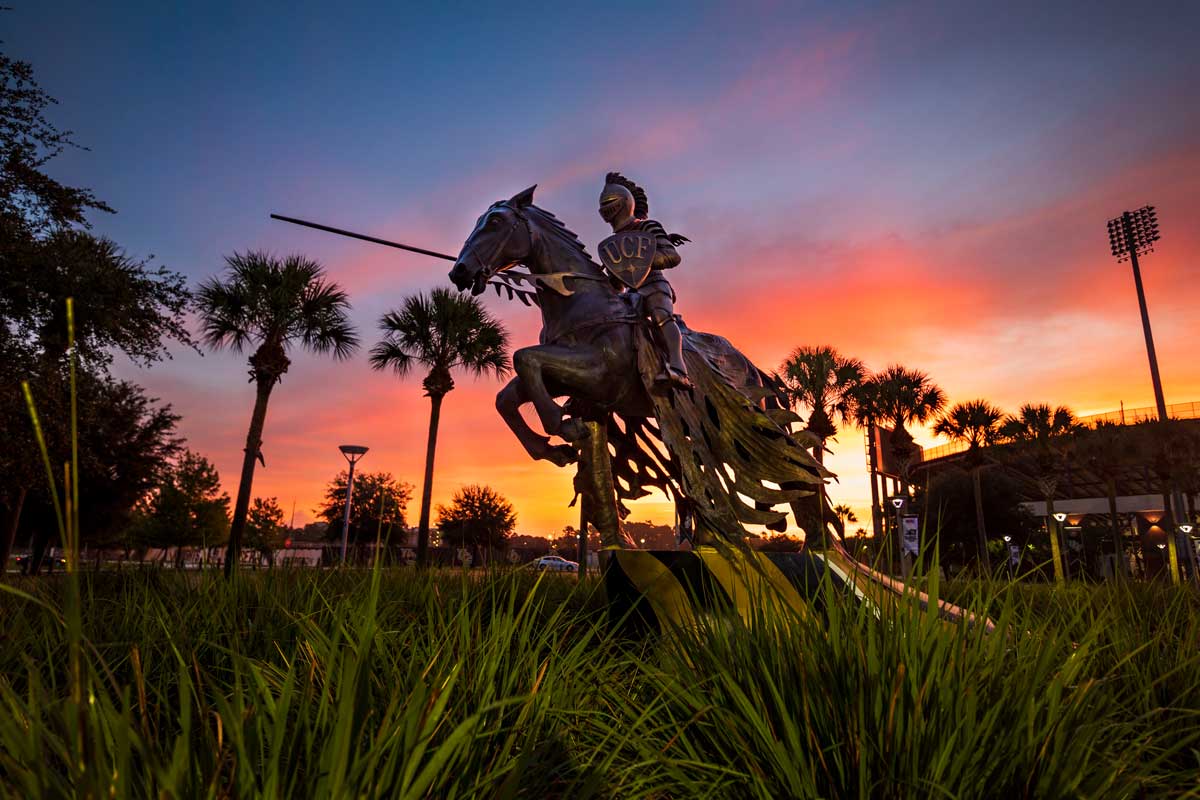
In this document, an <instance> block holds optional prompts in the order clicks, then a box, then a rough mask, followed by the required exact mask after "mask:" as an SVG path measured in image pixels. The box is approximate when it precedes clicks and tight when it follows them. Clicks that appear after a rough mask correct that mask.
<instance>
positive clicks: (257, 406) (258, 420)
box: [225, 378, 275, 578]
mask: <svg viewBox="0 0 1200 800" xmlns="http://www.w3.org/2000/svg"><path fill="white" fill-rule="evenodd" d="M274 385H275V381H274V379H272V378H262V379H259V381H258V391H257V394H256V397H255V399H254V413H252V414H251V415H250V430H249V431H247V433H246V454H245V456H244V457H243V458H242V479H241V482H239V483H238V495H237V503H236V504H234V507H233V523H232V524H231V525H230V526H229V545H228V547H226V548H225V577H227V578H228V577H232V576H233V573H234V571H235V570H236V569H237V564H238V560H239V559H240V558H241V557H242V534H243V533H244V532H245V530H246V515H247V514H248V513H249V511H250V489H251V486H252V484H253V483H254V462H255V461H256V460H257V459H258V452H259V449H260V448H261V447H262V433H263V425H264V424H265V423H266V420H267V401H268V400H270V398H271V389H272V387H273V386H274Z"/></svg>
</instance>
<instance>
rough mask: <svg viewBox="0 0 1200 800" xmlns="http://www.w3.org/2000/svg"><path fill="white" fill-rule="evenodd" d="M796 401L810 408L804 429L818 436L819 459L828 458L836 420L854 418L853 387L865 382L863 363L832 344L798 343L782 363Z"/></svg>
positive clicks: (817, 452) (788, 388) (819, 460)
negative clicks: (841, 351)
mask: <svg viewBox="0 0 1200 800" xmlns="http://www.w3.org/2000/svg"><path fill="white" fill-rule="evenodd" d="M779 371H780V372H781V373H782V375H783V381H784V385H785V386H786V387H787V393H788V398H789V399H790V400H791V401H792V404H793V405H796V406H800V407H802V408H807V409H809V410H810V412H811V413H810V414H809V417H808V424H807V425H806V426H805V429H806V430H807V431H808V432H809V433H811V434H812V435H813V436H815V437H817V440H818V441H819V443H820V444H819V445H818V446H817V447H814V448H813V455H814V456H816V459H817V461H818V462H823V461H824V458H825V441H826V440H827V439H832V438H833V437H834V436H836V435H837V425H836V422H842V423H845V422H847V421H848V420H850V419H851V415H852V412H853V409H854V389H855V388H856V387H857V386H858V384H859V383H861V382H862V379H863V373H864V371H865V370H864V368H863V363H862V362H861V361H859V360H858V359H857V358H846V357H844V356H841V355H839V354H838V352H837V351H836V350H834V349H833V348H832V347H828V346H822V347H807V346H806V347H797V348H796V349H795V350H793V351H792V353H791V355H789V356H788V357H787V359H786V360H785V361H784V362H783V363H782V364H781V365H780V366H779Z"/></svg>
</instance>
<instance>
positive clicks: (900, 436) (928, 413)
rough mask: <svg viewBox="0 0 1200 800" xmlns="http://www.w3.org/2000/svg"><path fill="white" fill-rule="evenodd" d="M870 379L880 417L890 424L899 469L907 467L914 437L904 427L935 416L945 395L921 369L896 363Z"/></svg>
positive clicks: (892, 446) (893, 448)
mask: <svg viewBox="0 0 1200 800" xmlns="http://www.w3.org/2000/svg"><path fill="white" fill-rule="evenodd" d="M871 381H872V382H874V383H875V384H876V387H877V389H876V392H877V395H878V399H877V401H876V403H877V405H878V413H879V414H880V418H881V419H886V420H889V421H891V423H892V436H891V448H892V452H893V454H894V455H895V456H896V457H897V460H898V461H899V462H900V464H901V468H902V469H907V466H908V461H909V459H910V458H911V456H912V451H913V438H912V434H910V433H909V432H908V430H907V429H906V428H905V426H906V425H912V424H920V423H924V422H926V421H928V420H930V419H932V418H934V417H935V416H937V415H938V414H939V413H940V412H941V410H942V409H943V408H944V407H945V405H946V394H945V392H943V391H942V390H941V389H940V388H938V386H937V385H935V384H934V383H933V381H931V380H930V379H929V376H928V375H926V374H925V373H924V372H921V371H920V370H919V369H908V368H907V367H902V366H900V365H898V364H893V365H892V366H890V367H888V368H887V369H885V370H884V371H883V372H880V373H878V374H876V375H874V376H872V378H871Z"/></svg>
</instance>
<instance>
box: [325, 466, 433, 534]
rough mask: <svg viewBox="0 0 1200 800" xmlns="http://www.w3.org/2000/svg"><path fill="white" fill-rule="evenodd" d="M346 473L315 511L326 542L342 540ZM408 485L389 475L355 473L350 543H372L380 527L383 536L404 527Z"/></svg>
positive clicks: (333, 482) (410, 488)
mask: <svg viewBox="0 0 1200 800" xmlns="http://www.w3.org/2000/svg"><path fill="white" fill-rule="evenodd" d="M348 475H349V473H348V472H346V471H345V470H343V471H342V472H339V473H338V474H337V476H336V477H335V478H334V479H333V480H331V481H330V482H329V484H328V485H327V486H326V487H325V499H324V501H323V502H322V504H321V506H320V507H319V508H318V509H317V516H318V517H320V518H321V519H322V520H324V521H325V522H326V523H327V525H328V527H327V528H326V529H325V536H326V538H328V539H338V540H340V539H341V538H342V520H344V519H345V516H346V480H347V478H348ZM412 493H413V486H412V484H411V483H406V482H404V481H400V480H397V479H396V478H395V477H393V476H392V474H391V473H390V472H356V473H355V474H354V500H353V502H352V504H351V506H350V535H351V541H356V542H359V541H361V542H367V541H371V542H373V541H375V534H376V533H377V532H378V531H379V530H380V526H382V529H383V534H384V536H387V534H388V533H389V532H393V533H394V532H396V531H402V530H403V529H404V528H405V527H407V524H408V523H407V522H406V519H405V511H406V510H407V509H408V503H409V501H410V500H412Z"/></svg>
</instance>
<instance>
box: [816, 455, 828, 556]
mask: <svg viewBox="0 0 1200 800" xmlns="http://www.w3.org/2000/svg"><path fill="white" fill-rule="evenodd" d="M817 442H818V444H817V446H816V447H814V448H813V458H815V459H816V461H817V463H818V464H820V465H821V466H825V440H824V439H820V438H818V440H817ZM814 496H815V497H816V499H817V524H818V525H820V526H821V548H822V549H823V550H828V549H829V531H828V530H826V526H825V506H826V498H825V481H824V479H822V481H821V483H820V484H818V486H817V491H816V492H815V493H814Z"/></svg>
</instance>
